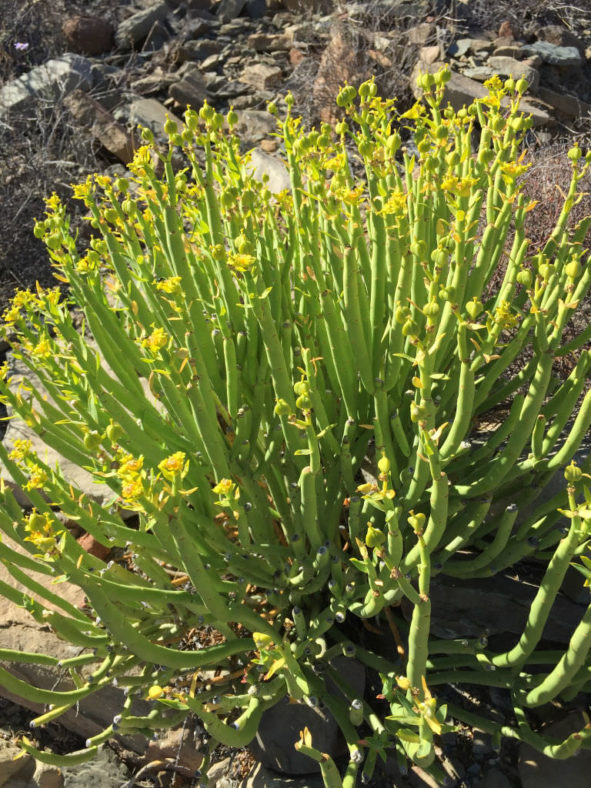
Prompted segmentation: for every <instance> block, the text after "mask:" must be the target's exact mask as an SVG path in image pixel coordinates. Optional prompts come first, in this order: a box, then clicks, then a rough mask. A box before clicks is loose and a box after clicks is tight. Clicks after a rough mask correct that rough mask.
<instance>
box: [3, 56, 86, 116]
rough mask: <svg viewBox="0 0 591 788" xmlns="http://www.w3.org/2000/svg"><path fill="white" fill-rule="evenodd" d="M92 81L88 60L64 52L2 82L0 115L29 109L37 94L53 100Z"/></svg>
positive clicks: (84, 86)
mask: <svg viewBox="0 0 591 788" xmlns="http://www.w3.org/2000/svg"><path fill="white" fill-rule="evenodd" d="M92 85H93V77H92V64H91V63H90V61H89V60H87V59H86V58H85V57H82V55H75V54H73V53H70V52H67V53H66V54H65V55H62V56H61V57H59V58H55V59H53V60H48V61H47V63H44V64H43V65H42V66H36V67H35V68H33V69H31V71H29V72H28V73H27V74H23V75H22V76H20V77H18V78H17V79H13V80H12V81H11V82H8V83H7V84H6V85H4V87H2V88H1V89H0V117H2V116H3V115H5V114H8V113H11V112H18V113H22V112H23V111H25V110H27V109H30V108H31V107H32V106H33V105H34V104H35V102H36V99H37V97H38V96H43V97H47V98H51V99H53V100H54V101H56V100H58V99H60V98H63V97H64V96H67V95H68V93H71V92H72V91H74V90H76V89H77V88H80V90H84V91H87V90H90V89H91V88H92Z"/></svg>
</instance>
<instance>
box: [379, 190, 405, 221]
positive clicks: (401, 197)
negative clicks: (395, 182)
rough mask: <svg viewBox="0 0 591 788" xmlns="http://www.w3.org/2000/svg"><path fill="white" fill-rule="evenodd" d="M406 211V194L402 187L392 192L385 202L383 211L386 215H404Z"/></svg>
mask: <svg viewBox="0 0 591 788" xmlns="http://www.w3.org/2000/svg"><path fill="white" fill-rule="evenodd" d="M405 212H406V194H405V193H404V192H403V191H402V190H401V189H397V190H396V191H393V192H392V194H391V195H390V196H389V197H388V199H387V200H386V202H385V203H384V207H383V208H382V213H384V214H386V215H389V214H394V215H395V216H402V215H404V213H405Z"/></svg>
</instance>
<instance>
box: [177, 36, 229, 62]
mask: <svg viewBox="0 0 591 788" xmlns="http://www.w3.org/2000/svg"><path fill="white" fill-rule="evenodd" d="M222 48H223V44H222V43H221V41H214V40H213V39H211V38H201V39H199V40H191V41H185V43H184V44H181V46H180V48H179V56H180V59H181V60H205V59H206V58H208V57H210V56H211V55H217V54H219V53H220V51H221V50H222Z"/></svg>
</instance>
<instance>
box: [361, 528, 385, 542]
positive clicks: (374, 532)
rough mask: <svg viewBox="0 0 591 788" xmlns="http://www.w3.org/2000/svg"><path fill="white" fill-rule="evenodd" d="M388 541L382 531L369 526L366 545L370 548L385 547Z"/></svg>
mask: <svg viewBox="0 0 591 788" xmlns="http://www.w3.org/2000/svg"><path fill="white" fill-rule="evenodd" d="M385 541H386V536H385V534H384V533H382V531H380V530H379V529H378V528H374V527H373V525H368V526H367V532H366V534H365V544H366V545H367V546H368V547H379V546H380V545H383V544H384V542H385Z"/></svg>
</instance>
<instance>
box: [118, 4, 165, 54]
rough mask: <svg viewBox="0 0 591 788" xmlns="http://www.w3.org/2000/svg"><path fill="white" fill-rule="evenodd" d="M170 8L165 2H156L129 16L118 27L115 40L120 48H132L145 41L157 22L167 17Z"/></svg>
mask: <svg viewBox="0 0 591 788" xmlns="http://www.w3.org/2000/svg"><path fill="white" fill-rule="evenodd" d="M169 11H170V9H169V7H168V6H167V4H166V3H165V2H156V3H152V5H149V6H148V7H147V8H142V9H141V10H140V11H136V13H134V14H132V15H131V16H128V17H127V19H124V20H123V22H120V24H119V25H118V27H117V31H116V33H115V42H116V44H117V46H118V47H119V48H120V49H132V48H133V47H134V46H135V45H136V44H138V43H140V41H143V40H144V39H145V38H146V37H147V35H148V33H149V32H150V30H151V29H152V27H153V25H154V23H155V22H161V21H162V20H163V19H166V16H167V15H168V13H169Z"/></svg>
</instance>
